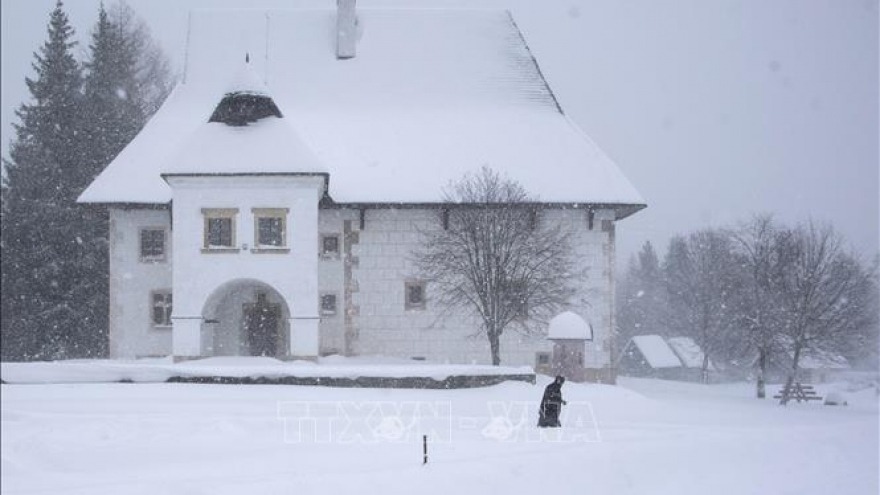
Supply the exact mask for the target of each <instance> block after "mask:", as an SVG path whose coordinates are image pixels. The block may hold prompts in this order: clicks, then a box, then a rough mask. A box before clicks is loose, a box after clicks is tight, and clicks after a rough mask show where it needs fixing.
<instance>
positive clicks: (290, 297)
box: [79, 0, 644, 377]
mask: <svg viewBox="0 0 880 495" xmlns="http://www.w3.org/2000/svg"><path fill="white" fill-rule="evenodd" d="M188 29H189V32H188V34H187V45H186V57H185V68H184V71H183V75H182V81H181V83H180V84H179V85H178V87H177V88H176V89H175V90H174V92H173V93H172V94H171V96H169V98H168V100H167V101H166V102H165V104H164V105H163V106H162V108H161V109H160V110H159V111H158V112H157V114H156V115H155V116H154V117H153V118H152V119H151V120H150V122H149V123H148V124H147V125H146V126H145V128H144V129H143V130H142V131H141V133H140V134H139V135H138V136H137V137H136V138H135V139H134V140H133V141H132V143H131V144H129V145H128V147H126V148H125V149H124V150H123V151H122V152H121V153H120V154H119V156H117V157H116V158H115V159H114V161H113V162H112V163H111V164H110V165H109V166H108V167H107V168H106V169H105V170H104V171H103V172H102V173H101V174H100V175H99V176H98V177H97V178H96V179H95V180H94V182H93V183H92V184H91V185H90V186H89V187H88V188H87V189H86V190H85V191H84V192H83V193H82V195H81V196H80V198H79V201H80V202H81V203H89V204H99V205H103V206H105V207H106V208H107V209H108V211H109V217H110V267H109V271H110V308H109V311H110V349H111V355H112V356H114V357H135V356H149V355H169V354H170V355H174V356H176V357H179V358H190V357H198V356H214V355H274V356H277V357H281V358H311V357H316V356H320V355H327V354H343V355H370V354H383V355H390V356H400V357H420V358H426V359H430V360H438V361H447V362H453V363H471V362H478V363H485V362H488V361H489V360H490V355H489V351H488V344H487V343H486V340H485V338H469V336H472V335H473V334H474V332H475V329H476V328H477V322H476V320H475V319H474V318H472V317H469V316H467V315H464V314H461V315H449V316H446V317H444V318H442V319H439V318H438V316H439V315H440V312H441V308H438V307H436V305H435V304H433V301H432V294H431V290H432V288H431V286H430V284H426V283H425V281H423V280H420V279H419V278H418V275H417V273H416V271H415V269H414V267H413V264H412V260H411V259H410V258H409V253H410V252H411V251H412V250H413V248H414V247H416V246H417V245H418V243H419V242H420V236H419V231H420V230H424V229H440V228H443V223H442V217H443V214H442V212H443V209H444V208H446V207H448V205H445V204H444V203H443V201H442V190H443V187H444V186H446V185H447V184H448V183H449V182H450V181H453V180H457V179H460V178H461V177H462V176H463V175H464V174H465V173H468V172H476V171H479V169H480V168H481V167H483V166H489V167H491V168H494V169H496V170H498V171H501V172H502V173H503V174H505V175H506V176H508V177H509V178H511V179H514V180H516V181H519V182H520V183H521V184H522V185H523V186H524V187H525V188H526V190H527V191H529V192H530V193H531V194H533V195H536V196H537V197H538V198H539V199H540V203H537V204H535V205H534V207H535V209H536V211H537V213H538V214H537V221H539V222H552V223H555V224H562V225H565V226H566V227H568V228H569V229H570V230H571V232H572V235H573V240H574V249H576V252H577V253H576V254H577V257H578V259H579V260H580V262H581V263H582V264H583V267H586V268H589V280H588V281H587V282H586V284H585V285H584V286H583V287H582V291H583V293H582V295H583V296H584V297H583V298H580V299H583V300H586V301H588V302H586V303H573V306H572V307H571V308H569V309H570V310H571V311H573V312H576V313H578V314H581V315H584V316H587V315H588V318H589V321H590V323H591V325H592V327H593V329H594V340H593V341H592V342H590V345H588V346H587V349H586V355H585V356H584V360H585V364H586V366H587V367H589V368H592V369H594V370H596V376H600V377H612V376H613V373H612V372H611V358H610V355H611V329H612V328H613V325H614V321H613V320H614V301H613V297H612V294H613V292H614V291H613V283H614V281H613V273H614V245H615V240H614V230H615V222H617V221H618V220H621V219H623V218H626V217H627V216H629V215H631V214H633V213H635V212H636V211H638V210H639V209H641V208H643V207H644V201H643V200H642V198H641V196H640V195H639V194H638V192H637V191H636V190H635V188H634V187H633V186H632V185H631V184H630V182H629V181H628V180H627V179H626V178H625V177H624V175H623V174H622V173H621V172H620V170H619V169H618V168H617V166H616V165H615V164H614V163H613V162H612V161H611V160H610V159H609V158H608V157H607V156H606V155H605V154H604V153H603V152H602V151H601V150H600V149H599V148H598V147H597V146H596V145H595V144H594V143H593V142H592V141H591V140H590V139H589V138H588V137H587V136H586V135H585V134H584V133H583V132H582V131H581V130H580V129H579V128H578V127H577V126H576V125H575V124H574V123H573V122H572V121H571V120H569V119H568V117H567V116H566V115H565V114H564V113H563V111H562V109H561V107H560V104H559V102H558V101H557V99H556V98H555V96H554V94H553V92H552V91H551V90H550V87H549V86H548V84H547V81H546V80H545V78H544V77H543V75H542V73H541V71H540V69H539V67H538V64H537V61H536V60H535V58H534V57H533V55H532V53H531V52H530V50H529V47H528V45H527V43H526V41H525V38H524V36H523V33H522V32H521V31H520V30H519V29H518V27H517V25H516V23H515V22H514V19H513V17H512V16H511V15H510V14H509V13H508V12H504V11H485V10H473V11H470V10H459V11H444V10H433V9H432V10H409V9H407V10H358V11H355V6H354V2H353V1H350V0H340V1H339V3H338V8H337V9H328V10H286V11H285V10H277V11H248V10H236V11H196V12H193V13H192V14H191V16H190V21H189V27H188ZM245 59H247V62H245ZM459 206H461V205H459ZM464 206H466V205H464ZM580 299H579V300H580ZM578 304H580V305H578ZM501 349H502V362H503V363H504V364H527V365H531V364H534V363H535V360H536V355H537V353H538V352H549V351H550V343H549V341H547V339H546V338H545V336H531V337H526V336H521V335H517V334H515V333H512V332H508V335H505V336H504V338H503V341H502V346H501Z"/></svg>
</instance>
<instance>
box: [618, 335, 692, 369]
mask: <svg viewBox="0 0 880 495" xmlns="http://www.w3.org/2000/svg"><path fill="white" fill-rule="evenodd" d="M630 345H634V346H636V348H637V349H638V350H639V352H641V353H642V356H644V357H645V360H646V361H647V362H648V364H649V365H650V366H651V367H652V368H655V369H657V368H680V367H681V361H680V360H679V359H678V356H676V355H675V352H673V351H672V349H671V348H670V347H669V345H668V344H667V343H666V341H665V340H663V337H661V336H659V335H637V336H635V337H633V338H632V339H630V342H629V343H627V345H626V347H624V350H623V351H624V352H626V348H627V347H629V346H630Z"/></svg>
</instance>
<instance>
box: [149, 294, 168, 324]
mask: <svg viewBox="0 0 880 495" xmlns="http://www.w3.org/2000/svg"><path fill="white" fill-rule="evenodd" d="M150 297H151V298H152V301H151V303H152V304H151V307H152V309H153V326H157V327H170V326H171V292H167V291H163V292H153V293H152V294H151V296H150Z"/></svg>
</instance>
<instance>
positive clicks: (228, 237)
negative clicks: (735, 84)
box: [208, 218, 232, 247]
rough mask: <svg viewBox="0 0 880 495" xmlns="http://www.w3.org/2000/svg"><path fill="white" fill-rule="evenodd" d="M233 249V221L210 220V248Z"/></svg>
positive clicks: (229, 219) (226, 219)
mask: <svg viewBox="0 0 880 495" xmlns="http://www.w3.org/2000/svg"><path fill="white" fill-rule="evenodd" d="M215 246H216V247H232V219H231V218H209V219H208V247H215Z"/></svg>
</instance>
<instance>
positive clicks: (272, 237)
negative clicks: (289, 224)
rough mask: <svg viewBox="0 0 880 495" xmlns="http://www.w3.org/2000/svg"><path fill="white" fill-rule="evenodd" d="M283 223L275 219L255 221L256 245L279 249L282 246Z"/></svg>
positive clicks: (267, 218) (268, 218)
mask: <svg viewBox="0 0 880 495" xmlns="http://www.w3.org/2000/svg"><path fill="white" fill-rule="evenodd" d="M283 225H284V222H283V221H282V220H281V219H280V218H277V217H265V218H258V219H257V231H258V232H257V245H258V246H273V247H280V246H283V245H284V228H283Z"/></svg>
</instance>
